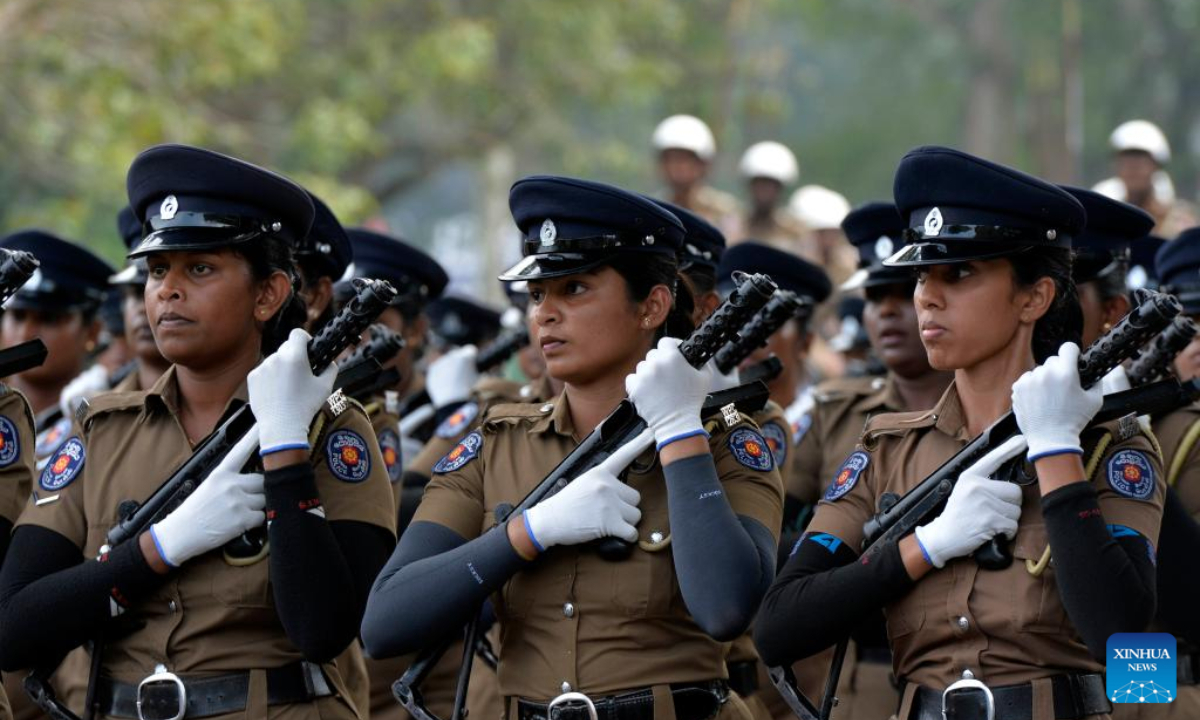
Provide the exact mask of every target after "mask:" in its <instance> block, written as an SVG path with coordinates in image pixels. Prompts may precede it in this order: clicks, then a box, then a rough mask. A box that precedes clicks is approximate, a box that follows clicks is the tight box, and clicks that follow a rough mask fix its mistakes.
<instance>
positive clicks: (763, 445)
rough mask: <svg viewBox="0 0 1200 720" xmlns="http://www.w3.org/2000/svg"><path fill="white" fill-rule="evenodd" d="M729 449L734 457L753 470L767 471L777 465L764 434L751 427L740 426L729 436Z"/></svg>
mask: <svg viewBox="0 0 1200 720" xmlns="http://www.w3.org/2000/svg"><path fill="white" fill-rule="evenodd" d="M729 450H730V452H732V453H733V457H734V458H735V459H736V460H737V461H738V462H739V463H741V464H742V465H744V466H746V467H748V468H750V469H751V470H758V471H760V472H766V471H768V470H770V469H771V468H773V467H775V457H774V456H773V455H772V454H771V447H770V446H769V445H767V441H766V440H764V439H763V436H762V435H759V434H758V433H756V432H754V431H753V430H751V429H750V428H739V429H737V430H734V431H733V434H732V435H730V436H729Z"/></svg>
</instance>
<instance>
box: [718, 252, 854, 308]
mask: <svg viewBox="0 0 1200 720" xmlns="http://www.w3.org/2000/svg"><path fill="white" fill-rule="evenodd" d="M738 270H740V271H742V272H746V273H766V274H767V275H770V276H771V279H772V280H774V281H775V284H776V285H778V286H779V287H781V288H783V289H784V290H791V291H792V292H794V293H796V294H797V295H802V296H805V297H809V298H812V300H813V301H814V302H817V303H820V302H824V300H825V298H827V297H829V294H830V293H831V292H833V283H831V282H830V281H829V276H828V275H826V274H825V271H824V270H822V269H821V268H819V267H817V266H816V265H814V264H812V263H810V262H809V261H807V260H804V259H802V258H800V257H797V256H796V255H793V254H791V253H789V252H784V251H783V250H778V249H776V248H773V247H771V246H770V245H763V244H761V243H757V242H752V241H751V242H743V243H738V244H737V245H734V246H733V247H731V248H729V249H728V250H726V251H725V254H724V255H723V256H722V257H721V264H720V265H718V266H717V287H719V288H722V289H723V290H724V289H729V288H732V287H733V273H734V272H735V271H738Z"/></svg>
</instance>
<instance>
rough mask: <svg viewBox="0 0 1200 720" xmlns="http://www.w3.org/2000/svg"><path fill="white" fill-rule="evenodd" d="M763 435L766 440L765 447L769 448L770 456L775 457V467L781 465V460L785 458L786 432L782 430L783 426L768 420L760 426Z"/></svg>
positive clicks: (786, 449) (786, 448)
mask: <svg viewBox="0 0 1200 720" xmlns="http://www.w3.org/2000/svg"><path fill="white" fill-rule="evenodd" d="M762 434H763V437H764V438H766V440H767V447H769V448H771V457H773V458H774V459H775V465H776V466H777V467H783V461H784V460H787V451H788V447H787V433H786V432H784V430H783V426H782V425H780V424H779V423H777V422H769V423H766V424H764V425H763V426H762Z"/></svg>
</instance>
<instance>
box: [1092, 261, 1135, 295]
mask: <svg viewBox="0 0 1200 720" xmlns="http://www.w3.org/2000/svg"><path fill="white" fill-rule="evenodd" d="M1128 273H1129V263H1128V262H1127V261H1126V260H1124V259H1118V260H1113V262H1112V269H1111V270H1110V271H1109V273H1108V274H1107V275H1103V276H1101V277H1098V278H1096V279H1095V280H1092V282H1093V283H1095V285H1096V293H1097V294H1098V295H1099V296H1100V299H1101V300H1105V301H1107V300H1112V299H1114V298H1119V297H1125V296H1127V295H1129V287H1128V285H1127V284H1126V282H1125V276H1126V275H1127V274H1128Z"/></svg>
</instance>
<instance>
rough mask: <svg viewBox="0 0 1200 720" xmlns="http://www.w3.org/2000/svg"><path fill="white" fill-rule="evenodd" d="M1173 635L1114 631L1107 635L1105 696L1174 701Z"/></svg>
mask: <svg viewBox="0 0 1200 720" xmlns="http://www.w3.org/2000/svg"><path fill="white" fill-rule="evenodd" d="M1175 650H1176V648H1175V636H1174V635H1171V634H1169V633H1115V634H1113V635H1110V636H1109V638H1108V656H1107V662H1106V665H1107V667H1106V674H1107V692H1108V699H1109V700H1112V701H1113V702H1114V703H1135V704H1140V703H1169V702H1172V701H1174V700H1175V693H1176V681H1175V662H1176V660H1175Z"/></svg>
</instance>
